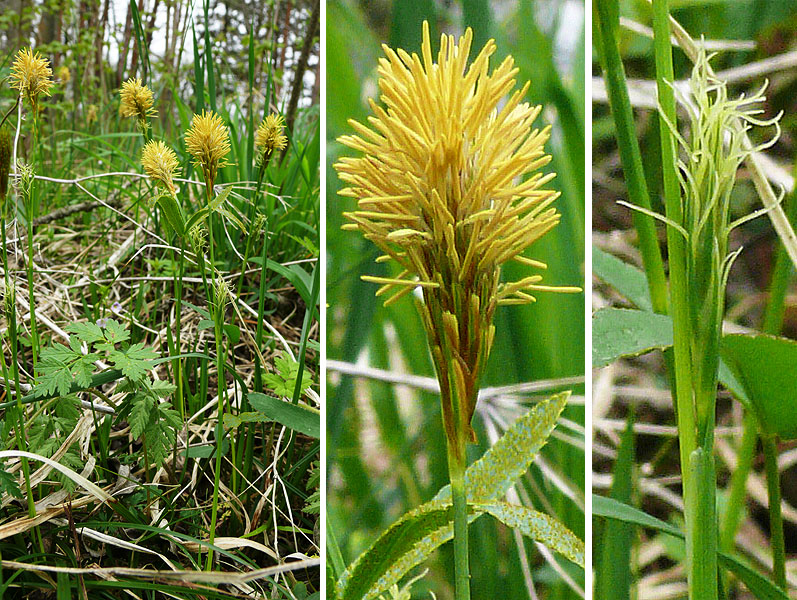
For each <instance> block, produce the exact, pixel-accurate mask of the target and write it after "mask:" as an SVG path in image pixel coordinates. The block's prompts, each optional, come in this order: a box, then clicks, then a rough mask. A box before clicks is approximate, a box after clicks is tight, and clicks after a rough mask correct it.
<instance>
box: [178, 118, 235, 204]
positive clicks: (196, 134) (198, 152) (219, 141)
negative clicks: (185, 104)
mask: <svg viewBox="0 0 797 600" xmlns="http://www.w3.org/2000/svg"><path fill="white" fill-rule="evenodd" d="M185 147H186V149H187V150H188V153H189V154H190V155H191V156H193V157H194V164H195V165H196V166H197V168H199V169H202V172H203V173H204V176H205V183H206V184H207V185H208V186H209V188H212V187H213V182H215V181H216V174H217V172H218V170H219V169H220V168H221V167H224V166H225V165H226V164H227V163H226V161H225V160H224V157H225V156H227V154H228V153H229V152H230V138H229V135H228V133H227V127H225V125H224V122H223V121H222V120H221V117H220V116H219V115H217V114H216V113H214V112H212V111H211V112H205V111H204V110H203V111H202V114H201V115H194V118H193V120H192V121H191V127H190V128H189V129H188V131H187V132H186V134H185Z"/></svg>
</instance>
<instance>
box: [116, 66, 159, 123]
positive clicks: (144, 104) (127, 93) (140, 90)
mask: <svg viewBox="0 0 797 600" xmlns="http://www.w3.org/2000/svg"><path fill="white" fill-rule="evenodd" d="M119 97H120V102H119V115H120V116H121V117H124V118H129V117H133V118H135V119H136V122H137V123H138V127H139V129H140V130H141V132H142V133H144V134H146V133H147V131H148V130H149V118H150V117H154V116H155V115H157V114H158V113H157V111H156V110H155V97H154V94H153V93H152V90H151V89H149V88H148V87H147V86H146V85H144V84H143V83H142V82H141V79H138V78H136V79H128V80H127V81H125V82H124V83H123V84H122V89H121V90H120V92H119Z"/></svg>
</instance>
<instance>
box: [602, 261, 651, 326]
mask: <svg viewBox="0 0 797 600" xmlns="http://www.w3.org/2000/svg"><path fill="white" fill-rule="evenodd" d="M592 273H593V274H594V275H596V276H597V277H598V278H599V279H601V280H603V281H604V282H606V283H608V284H609V285H610V286H612V287H613V288H614V289H615V290H617V291H618V292H620V294H622V295H623V296H624V297H625V298H627V299H628V300H630V301H631V302H633V303H634V304H635V305H636V307H637V308H639V309H642V310H646V311H652V310H653V304H652V303H651V301H650V288H649V287H648V281H647V278H646V277H645V273H643V272H642V271H641V270H639V269H637V268H636V267H635V266H633V265H629V264H628V263H626V262H623V261H622V260H620V259H619V258H617V257H616V256H613V255H611V254H609V253H608V252H604V251H603V250H601V249H600V248H598V247H597V246H593V247H592Z"/></svg>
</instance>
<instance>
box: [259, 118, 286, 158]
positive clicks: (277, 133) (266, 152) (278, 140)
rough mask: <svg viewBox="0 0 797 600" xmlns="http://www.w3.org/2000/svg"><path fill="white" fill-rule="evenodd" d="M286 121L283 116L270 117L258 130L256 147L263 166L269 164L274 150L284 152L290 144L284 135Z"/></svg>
mask: <svg viewBox="0 0 797 600" xmlns="http://www.w3.org/2000/svg"><path fill="white" fill-rule="evenodd" d="M284 128H285V121H284V120H283V118H282V115H276V114H274V115H269V116H267V117H266V118H265V119H264V120H263V122H262V123H261V124H260V127H258V128H257V133H255V147H256V148H257V150H258V152H257V155H258V160H260V161H261V162H262V163H263V164H265V163H266V162H268V160H269V159H270V158H271V155H272V154H273V152H274V150H283V149H284V148H285V146H287V144H288V138H287V137H285V136H284V135H283V134H282V130H283V129H284Z"/></svg>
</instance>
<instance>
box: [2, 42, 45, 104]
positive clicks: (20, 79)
mask: <svg viewBox="0 0 797 600" xmlns="http://www.w3.org/2000/svg"><path fill="white" fill-rule="evenodd" d="M52 75H53V71H52V69H51V68H50V61H49V60H48V59H46V58H42V57H41V56H39V53H38V52H36V53H35V54H34V53H33V50H32V49H31V48H26V49H22V50H20V51H19V52H18V53H17V57H16V59H14V64H13V66H12V67H11V87H14V88H16V89H17V90H19V94H20V96H22V97H23V98H27V99H28V101H29V102H30V104H31V106H33V107H34V108H35V107H36V106H37V104H36V101H37V99H38V97H39V95H40V94H43V95H44V96H49V95H50V88H51V87H52V85H53V80H52Z"/></svg>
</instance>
